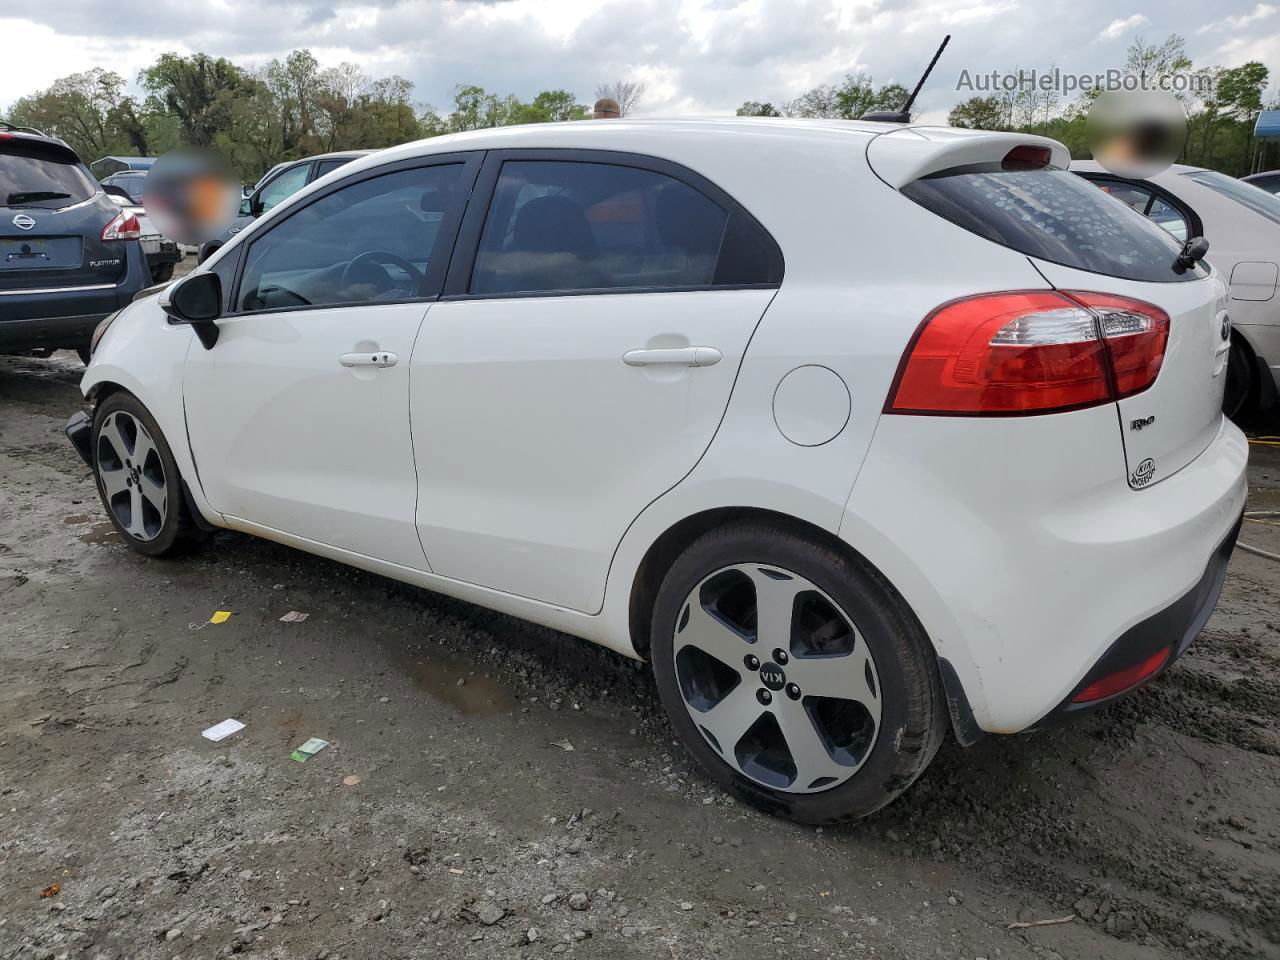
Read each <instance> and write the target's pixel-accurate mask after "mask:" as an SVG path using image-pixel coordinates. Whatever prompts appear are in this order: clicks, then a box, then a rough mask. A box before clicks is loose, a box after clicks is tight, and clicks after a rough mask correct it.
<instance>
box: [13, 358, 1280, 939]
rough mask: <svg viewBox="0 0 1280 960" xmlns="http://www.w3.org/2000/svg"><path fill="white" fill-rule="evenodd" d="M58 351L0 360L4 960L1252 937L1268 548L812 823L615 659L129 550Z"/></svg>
mask: <svg viewBox="0 0 1280 960" xmlns="http://www.w3.org/2000/svg"><path fill="white" fill-rule="evenodd" d="M78 376H79V367H78V365H77V364H76V363H75V361H74V360H73V359H71V358H69V357H68V356H67V355H62V354H59V355H57V356H55V357H54V358H52V359H50V360H30V359H17V358H0V504H2V506H0V818H2V819H0V957H4V958H10V957H13V958H24V960H25V958H45V957H50V958H64V957H85V958H91V960H93V958H111V960H117V958H120V960H124V958H128V960H136V958H152V957H156V958H166V960H170V958H177V957H182V958H185V960H195V958H206V960H207V958H213V957H223V956H234V955H239V956H241V957H244V958H281V960H283V958H289V960H312V958H327V960H337V958H365V957H368V958H379V960H383V958H409V957H415V958H416V957H421V958H428V957H431V958H435V957H440V956H450V957H454V956H467V957H510V958H516V957H543V956H547V955H553V954H562V955H574V956H581V957H645V958H649V957H660V958H668V957H669V958H672V960H682V958H703V957H708V956H722V957H726V958H733V960H738V958H742V960H750V958H755V957H762V958H763V957H786V958H794V957H802V956H816V957H837V956H838V957H842V958H847V957H864V956H865V957H872V956H875V957H886V958H910V960H915V958H924V957H948V958H950V957H964V958H988V960H994V958H1001V960H1009V958H1022V957H1032V956H1039V957H1045V958H1052V957H1058V956H1061V957H1065V958H1092V957H1097V958H1103V957H1105V958H1108V960H1117V958H1118V960H1128V958H1156V957H1169V956H1192V957H1222V958H1228V957H1229V958H1242V957H1280V777H1278V776H1277V774H1278V773H1280V727H1278V726H1277V717H1278V715H1280V657H1278V656H1277V639H1280V633H1278V630H1280V617H1278V616H1277V614H1278V612H1280V611H1278V607H1280V601H1278V600H1277V596H1278V594H1277V590H1276V587H1277V583H1278V582H1280V564H1275V563H1271V562H1268V561H1266V560H1263V559H1260V558H1257V557H1253V556H1249V555H1245V554H1242V553H1239V552H1238V553H1237V554H1236V557H1235V559H1234V560H1233V562H1232V564H1231V570H1230V575H1229V577H1228V579H1227V585H1226V591H1225V593H1224V596H1223V600H1222V602H1221V604H1220V606H1219V609H1218V611H1217V613H1215V615H1214V617H1213V619H1212V620H1211V621H1210V623H1209V626H1208V628H1207V630H1206V631H1205V633H1204V635H1203V636H1202V637H1201V638H1200V639H1199V641H1198V642H1197V644H1196V645H1195V647H1194V648H1193V649H1192V651H1191V653H1190V654H1189V655H1188V656H1187V657H1186V658H1184V659H1183V660H1182V661H1181V662H1180V663H1179V664H1178V665H1177V666H1176V667H1175V668H1174V669H1173V670H1171V671H1170V672H1169V673H1168V674H1166V675H1165V676H1164V677H1163V678H1161V679H1160V680H1159V681H1158V682H1156V683H1155V684H1154V685H1152V686H1151V687H1150V688H1148V689H1145V690H1143V691H1140V692H1139V693H1137V694H1136V695H1134V696H1133V697H1131V698H1129V699H1128V700H1127V701H1125V702H1124V703H1123V704H1120V705H1118V706H1116V707H1113V708H1112V709H1110V710H1108V711H1106V712H1104V713H1102V714H1099V715H1096V716H1094V717H1091V718H1089V719H1087V720H1084V721H1082V722H1080V723H1079V724H1077V725H1075V726H1071V727H1068V728H1065V729H1060V730H1055V731H1052V732H1046V733H1040V734H1032V735H1026V736H1021V737H1013V738H991V739H988V740H985V741H983V742H981V743H979V744H978V745H976V746H975V747H973V748H971V749H969V750H963V749H961V748H959V747H957V746H955V745H954V744H950V743H949V744H948V745H947V746H944V747H943V749H942V752H941V753H940V754H939V755H938V758H937V760H936V761H935V763H934V765H933V767H932V768H931V769H930V771H929V772H928V773H927V774H926V775H925V776H924V777H923V778H922V779H921V780H920V781H919V782H918V783H917V784H916V785H915V786H914V787H913V788H912V789H911V790H910V791H909V792H908V793H907V794H906V795H905V796H904V797H903V798H902V799H900V800H899V801H898V802H897V803H896V804H894V805H892V806H891V807H890V808H889V809H887V810H885V811H883V812H882V813H880V814H878V815H877V816H875V817H874V818H872V819H870V820H868V821H864V822H863V823H860V824H858V825H855V826H853V827H849V828H842V829H840V830H834V831H833V830H828V831H825V832H823V831H821V830H815V829H812V828H804V827H797V826H794V825H790V824H787V823H783V822H780V821H778V820H774V819H771V818H768V817H765V816H763V815H760V814H757V813H755V812H754V811H752V810H751V809H749V808H746V807H743V806H741V805H739V804H737V803H734V802H733V801H731V800H730V799H729V798H727V797H726V796H725V795H724V794H722V793H720V792H719V791H718V790H717V789H716V788H715V787H714V786H713V785H712V784H711V783H710V782H709V781H708V780H707V778H706V777H704V776H703V775H702V774H701V773H699V772H698V770H697V769H696V768H694V766H693V765H692V763H691V762H690V760H689V759H688V758H687V757H686V755H685V754H684V752H683V751H682V750H681V749H679V748H678V747H677V746H676V745H674V744H673V742H672V739H671V731H670V729H669V727H668V725H667V723H666V721H665V720H664V719H663V718H662V715H661V712H660V709H659V706H658V703H657V699H656V696H655V694H654V691H653V689H652V686H651V683H650V679H649V675H648V672H647V668H646V667H641V666H638V665H636V664H633V663H631V662H629V661H626V660H624V659H623V658H621V657H617V656H615V655H613V654H610V653H607V652H605V651H602V650H599V649H595V648H593V647H590V646H588V645H587V644H585V643H582V642H580V641H577V640H574V639H571V638H568V637H564V636H562V635H559V634H556V633H553V632H551V631H547V630H543V629H541V628H537V627H533V626H530V625H527V624H523V623H520V622H518V621H515V620H512V619H509V618H506V617H503V616H500V615H497V614H494V613H490V612H488V611H485V610H482V609H479V608H477V607H472V606H469V605H466V604H463V603H458V602H455V601H451V600H448V599H445V598H442V597H438V596H436V595H433V594H430V593H426V592H423V591H418V590H414V589H411V588H408V587H405V586H401V585H399V584H396V583H393V582H390V581H387V580H383V579H380V578H378V577H374V576H371V575H367V574H364V573H361V572H358V571H354V570H351V569H348V568H345V567H342V566H339V565H337V564H334V563H330V562H328V561H325V560H321V559H318V558H313V557H310V556H307V555H305V554H302V553H297V552H294V551H292V550H289V549H286V548H284V547H280V546H278V545H275V544H271V543H267V542H264V541H257V540H253V539H250V538H248V537H243V536H239V535H234V534H219V535H217V536H215V537H214V538H213V539H212V540H211V541H210V542H209V543H208V544H206V545H205V546H204V547H202V548H201V549H199V550H198V551H197V552H196V553H195V554H194V555H192V556H189V557H187V558H186V559H183V560H179V561H148V560H145V559H143V558H141V557H139V556H136V555H135V554H133V553H132V552H131V551H130V550H128V549H127V548H126V547H125V546H124V544H122V543H121V542H120V541H119V539H118V538H117V536H116V535H115V534H114V532H112V530H111V528H110V526H109V525H108V524H107V523H106V522H105V519H104V517H103V515H102V511H101V507H100V506H99V504H98V502H97V498H96V496H95V493H94V488H93V484H92V482H91V480H90V479H89V477H88V474H87V471H86V470H85V469H84V467H83V466H82V465H81V464H80V462H79V461H78V460H77V458H76V456H75V455H74V453H73V452H72V450H71V449H70V447H69V445H68V444H67V443H66V441H65V440H64V439H63V437H62V436H61V427H62V425H63V423H64V422H65V421H66V418H67V417H68V416H69V415H70V413H71V412H72V411H73V410H74V409H76V407H77V405H78V402H79V397H78V393H77V390H76V388H75V384H76V381H77V379H78ZM1269 432H1271V433H1280V429H1277V428H1276V427H1274V426H1272V427H1271V428H1270V429H1269ZM1251 477H1252V481H1253V490H1252V497H1251V506H1252V508H1253V509H1263V508H1267V509H1273V508H1277V507H1280V450H1276V449H1269V448H1262V447H1256V448H1254V455H1253V460H1252V467H1251ZM1244 537H1245V538H1246V539H1247V540H1248V541H1249V542H1252V543H1256V544H1258V545H1260V546H1264V547H1267V548H1269V549H1271V550H1273V551H1280V527H1276V526H1270V525H1264V524H1256V523H1251V524H1246V530H1245V532H1244ZM215 610H230V611H233V612H234V615H233V616H232V617H231V618H230V620H229V621H228V622H226V623H223V624H220V625H208V626H204V627H203V628H201V629H198V630H193V629H191V626H192V625H193V624H195V625H198V624H200V623H202V622H204V621H206V620H207V619H208V618H209V616H210V614H211V613H212V612H213V611H215ZM291 610H297V611H303V612H306V613H308V614H309V615H310V617H309V619H307V620H306V621H305V622H301V623H281V622H279V619H278V618H279V617H281V616H282V615H284V614H285V613H288V612H289V611H291ZM227 717H235V718H237V719H239V720H241V721H243V722H244V723H245V724H247V726H246V728H245V729H244V730H243V731H241V732H240V733H237V734H235V735H233V736H231V737H230V738H228V739H227V740H224V741H223V742H221V743H217V744H215V743H210V742H208V741H206V740H204V739H202V738H201V736H200V731H201V730H203V729H204V728H206V727H208V726H210V725H211V724H213V723H216V722H218V721H220V720H223V719H225V718H227ZM313 736H314V737H322V738H324V739H326V740H328V741H330V746H329V747H328V748H327V749H325V750H323V751H322V752H321V753H319V754H318V755H316V756H315V757H314V758H312V759H311V760H310V761H309V762H307V763H305V764H299V763H296V762H294V761H292V760H291V759H290V757H289V754H290V751H291V750H293V749H294V748H295V747H297V746H298V745H299V744H301V742H302V741H303V740H305V739H307V738H308V737H313ZM357 778H358V779H357ZM55 885H56V886H57V892H53V888H54V886H55ZM42 894H49V895H42ZM1069 916H1074V919H1072V920H1070V921H1069V922H1065V923H1060V924H1054V925H1046V926H1032V927H1014V928H1011V927H1010V924H1014V923H1019V922H1021V923H1028V922H1032V921H1039V920H1049V919H1058V918H1064V917H1069Z"/></svg>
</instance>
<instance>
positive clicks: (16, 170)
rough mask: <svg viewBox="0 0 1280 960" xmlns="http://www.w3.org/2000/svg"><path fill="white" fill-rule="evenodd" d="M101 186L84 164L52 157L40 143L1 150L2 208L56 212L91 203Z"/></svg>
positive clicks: (0, 185)
mask: <svg viewBox="0 0 1280 960" xmlns="http://www.w3.org/2000/svg"><path fill="white" fill-rule="evenodd" d="M96 192H97V184H96V183H95V182H94V180H93V178H92V177H90V176H89V174H88V173H86V172H85V170H84V168H83V167H82V166H81V165H80V163H78V162H76V163H67V162H63V161H62V160H61V158H60V157H51V156H50V155H49V151H48V149H47V148H45V147H42V146H40V145H38V144H32V145H28V144H24V143H12V142H10V143H7V144H5V145H4V147H3V148H0V205H3V206H6V207H40V208H43V209H46V210H56V209H59V208H61V207H69V206H71V205H72V204H73V203H80V202H81V201H83V200H88V199H89V198H90V197H92V196H93V195H94V193H96Z"/></svg>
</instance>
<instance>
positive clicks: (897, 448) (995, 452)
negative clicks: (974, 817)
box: [840, 407, 1248, 733]
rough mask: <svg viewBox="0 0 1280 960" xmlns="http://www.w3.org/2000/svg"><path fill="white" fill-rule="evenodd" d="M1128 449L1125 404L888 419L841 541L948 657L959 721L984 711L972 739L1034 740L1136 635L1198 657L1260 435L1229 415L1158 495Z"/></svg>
mask: <svg viewBox="0 0 1280 960" xmlns="http://www.w3.org/2000/svg"><path fill="white" fill-rule="evenodd" d="M1119 441H1120V438H1119V431H1118V430H1117V425H1116V419H1115V410H1114V408H1108V407H1099V408H1095V409H1093V410H1084V411H1077V412H1074V413H1067V414H1055V415H1053V416H1052V417H1028V418H1025V419H1024V420H1023V421H1021V422H1011V421H1004V422H996V421H993V420H988V419H985V418H971V419H967V420H966V419H960V418H938V417H883V418H881V422H880V425H879V426H878V428H877V432H876V437H875V440H874V441H873V443H872V446H871V449H870V450H869V451H868V454H867V458H866V460H865V462H864V464H863V467H862V471H861V473H860V474H859V476H858V479H857V482H856V483H855V485H854V489H853V493H852V495H851V497H850V499H849V504H848V507H847V510H846V513H845V518H844V522H843V524H842V526H841V529H840V536H841V537H842V538H843V539H844V540H846V541H847V542H848V543H849V544H850V545H851V546H853V547H854V548H855V549H857V550H859V551H860V552H862V553H863V555H865V556H866V557H867V558H868V559H869V560H870V561H871V562H872V563H874V564H875V565H876V566H877V567H878V568H879V569H880V571H881V572H882V573H883V574H884V575H885V576H886V577H887V578H888V579H889V581H890V582H891V583H893V585H894V586H895V587H896V588H897V589H898V591H899V592H900V593H901V594H902V596H903V597H904V599H905V600H906V602H907V603H908V604H909V605H910V606H911V608H912V610H913V611H914V612H915V614H916V616H917V617H918V618H919V619H920V622H921V624H922V625H923V626H924V628H925V630H926V631H927V633H928V634H929V636H930V638H931V639H932V641H933V643H934V647H935V649H936V650H937V653H938V656H939V658H940V659H942V660H945V661H946V664H947V666H945V667H944V671H943V672H944V680H946V681H947V682H946V684H945V685H946V687H947V694H948V699H949V701H951V703H952V704H953V707H954V709H953V715H954V719H955V720H956V723H957V726H958V728H963V727H964V726H965V719H966V718H965V714H966V712H968V711H971V714H972V716H971V721H970V724H969V725H970V727H971V731H972V732H976V731H979V730H980V731H985V732H988V733H1016V732H1019V731H1022V730H1026V729H1028V728H1030V727H1032V726H1034V725H1036V724H1038V723H1040V722H1041V721H1042V720H1044V718H1046V717H1047V716H1049V715H1051V714H1053V713H1054V712H1055V710H1056V709H1057V708H1059V707H1060V706H1061V705H1062V704H1063V703H1064V702H1067V701H1069V700H1070V699H1071V697H1072V696H1074V695H1075V694H1076V693H1077V692H1078V691H1079V690H1081V689H1082V688H1083V687H1084V686H1086V685H1088V683H1090V682H1092V680H1089V679H1087V678H1089V675H1090V672H1091V671H1092V670H1094V668H1095V666H1096V665H1097V664H1099V663H1100V662H1105V660H1106V658H1107V657H1108V655H1109V651H1111V650H1112V648H1113V647H1115V646H1116V645H1117V644H1118V643H1121V640H1122V638H1124V637H1125V636H1126V634H1128V635H1129V639H1130V641H1132V640H1133V638H1134V637H1135V636H1139V635H1142V634H1143V633H1146V632H1149V631H1153V630H1154V631H1167V630H1175V629H1176V630H1178V631H1179V632H1178V635H1177V637H1176V638H1175V637H1170V638H1169V640H1168V641H1167V642H1172V641H1173V640H1175V639H1176V640H1177V641H1178V644H1179V646H1180V647H1184V646H1185V637H1184V634H1185V633H1187V632H1188V631H1190V632H1191V633H1192V634H1194V633H1195V632H1198V630H1199V627H1200V625H1202V623H1203V618H1207V616H1208V613H1209V611H1210V610H1211V609H1212V603H1213V600H1215V599H1216V593H1217V587H1218V586H1219V584H1218V583H1217V582H1216V581H1209V582H1208V584H1207V588H1211V589H1208V594H1212V596H1208V595H1207V594H1206V596H1200V593H1199V592H1200V591H1201V590H1204V589H1207V588H1206V586H1205V584H1204V578H1205V573H1206V569H1207V567H1209V566H1210V565H1211V562H1210V561H1211V558H1214V557H1215V554H1216V552H1217V551H1219V550H1220V549H1222V548H1223V544H1224V542H1226V541H1228V540H1231V539H1232V538H1231V534H1232V532H1233V530H1234V529H1235V526H1236V524H1237V522H1238V519H1239V517H1240V514H1241V512H1242V511H1243V509H1244V501H1245V495H1246V493H1247V486H1246V479H1245V467H1246V465H1247V461H1248V445H1247V443H1246V441H1245V438H1244V435H1243V434H1241V433H1240V431H1239V430H1238V429H1237V428H1236V427H1235V426H1234V425H1233V424H1231V423H1230V422H1229V421H1227V420H1225V419H1223V420H1222V421H1221V426H1220V428H1219V430H1218V433H1217V435H1216V436H1215V438H1214V439H1213V441H1212V442H1211V443H1210V444H1209V446H1208V447H1207V448H1206V449H1205V450H1204V452H1203V453H1201V454H1200V456H1199V457H1197V458H1196V459H1195V460H1194V461H1192V462H1191V463H1190V464H1188V465H1187V466H1185V467H1183V468H1182V469H1181V470H1179V471H1178V472H1176V473H1174V474H1172V475H1170V476H1169V477H1167V478H1165V479H1164V480H1162V481H1161V482H1160V483H1158V484H1154V485H1152V486H1151V487H1149V488H1147V489H1145V490H1141V491H1135V490H1132V489H1130V488H1129V485H1128V483H1127V482H1126V479H1125V476H1124V460H1123V452H1122V450H1121V449H1120V442H1119ZM1225 562H1226V561H1225V558H1223V559H1222V560H1221V564H1222V565H1225ZM1187 597H1191V598H1192V599H1191V600H1188V599H1186V598H1187ZM1197 597H1199V601H1198V602H1197V601H1196V599H1195V598H1197ZM1183 605H1190V606H1191V607H1192V608H1193V610H1192V612H1191V613H1188V612H1187V611H1186V610H1185V609H1184V606H1183ZM1166 611H1172V612H1166ZM1165 618H1169V619H1165ZM1173 621H1176V622H1173ZM1144 624H1145V626H1143V625H1144ZM1193 627H1194V630H1193V629H1192V628H1193ZM1131 630H1134V631H1136V632H1135V633H1133V634H1130V633H1129V631H1131ZM1121 645H1122V646H1124V644H1121ZM948 671H951V674H950V675H948ZM966 707H967V710H966Z"/></svg>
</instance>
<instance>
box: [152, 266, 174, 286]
mask: <svg viewBox="0 0 1280 960" xmlns="http://www.w3.org/2000/svg"><path fill="white" fill-rule="evenodd" d="M172 279H173V264H172V263H162V264H161V265H160V266H158V267H156V268H155V270H153V271H151V282H152V283H165V282H167V281H169V280H172Z"/></svg>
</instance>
